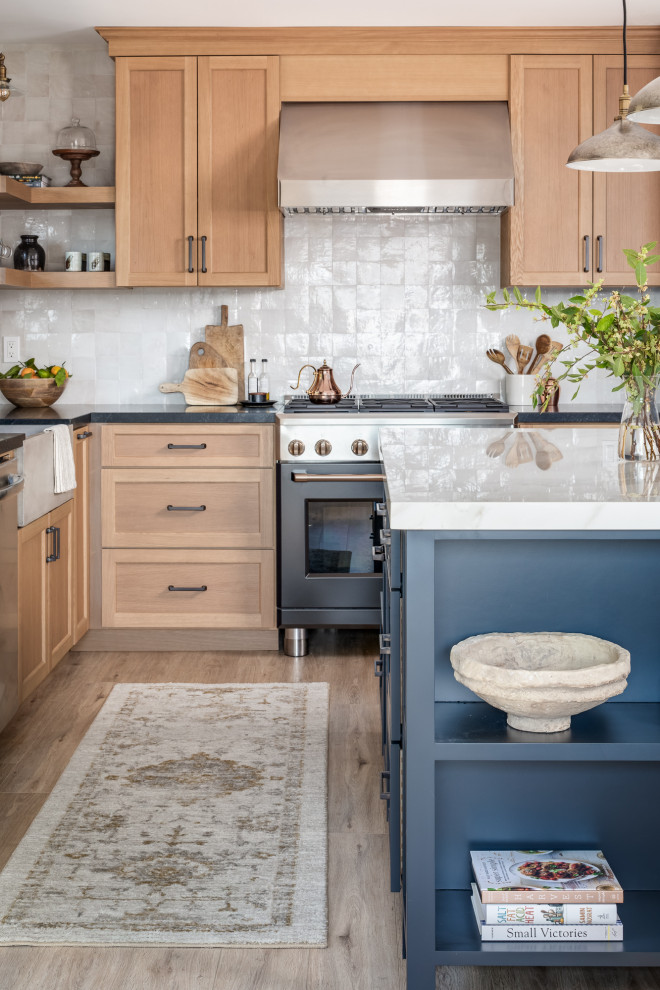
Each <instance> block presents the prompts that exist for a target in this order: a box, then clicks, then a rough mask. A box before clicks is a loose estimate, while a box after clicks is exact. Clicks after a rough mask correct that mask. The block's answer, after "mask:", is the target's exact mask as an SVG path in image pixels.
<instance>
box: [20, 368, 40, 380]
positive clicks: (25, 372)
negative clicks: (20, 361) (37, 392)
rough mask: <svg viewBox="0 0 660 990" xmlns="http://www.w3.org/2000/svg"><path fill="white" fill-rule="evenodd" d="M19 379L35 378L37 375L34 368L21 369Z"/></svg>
mask: <svg viewBox="0 0 660 990" xmlns="http://www.w3.org/2000/svg"><path fill="white" fill-rule="evenodd" d="M18 377H19V378H36V377H37V373H36V371H35V370H34V368H22V369H21V372H20V374H19V376H18Z"/></svg>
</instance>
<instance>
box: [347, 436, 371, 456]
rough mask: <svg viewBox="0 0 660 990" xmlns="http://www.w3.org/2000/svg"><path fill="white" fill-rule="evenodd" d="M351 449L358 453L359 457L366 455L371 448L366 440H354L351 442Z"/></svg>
mask: <svg viewBox="0 0 660 990" xmlns="http://www.w3.org/2000/svg"><path fill="white" fill-rule="evenodd" d="M351 450H352V451H353V453H354V454H357V456H358V457H364V455H365V454H366V453H367V451H368V450H369V444H368V443H367V441H366V440H354V441H353V443H352V444H351Z"/></svg>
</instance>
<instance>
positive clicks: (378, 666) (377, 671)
mask: <svg viewBox="0 0 660 990" xmlns="http://www.w3.org/2000/svg"><path fill="white" fill-rule="evenodd" d="M382 676H383V658H382V657H380V658H379V659H378V660H374V677H382Z"/></svg>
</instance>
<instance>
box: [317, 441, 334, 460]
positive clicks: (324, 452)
mask: <svg viewBox="0 0 660 990" xmlns="http://www.w3.org/2000/svg"><path fill="white" fill-rule="evenodd" d="M314 450H315V451H316V453H317V454H318V455H319V457H327V456H328V454H329V453H330V451H331V450H332V444H331V443H330V441H329V440H319V441H318V442H317V443H315V444H314Z"/></svg>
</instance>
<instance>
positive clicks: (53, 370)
mask: <svg viewBox="0 0 660 990" xmlns="http://www.w3.org/2000/svg"><path fill="white" fill-rule="evenodd" d="M58 371H63V372H64V374H65V375H66V377H67V378H68V377H69V372H68V371H67V370H66V368H62V366H61V365H59V364H54V365H53V367H52V368H51V369H50V373H51V375H56V374H57V372H58Z"/></svg>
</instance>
